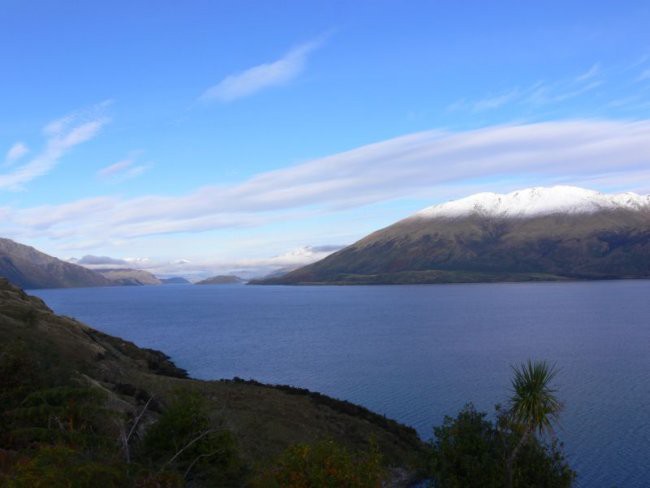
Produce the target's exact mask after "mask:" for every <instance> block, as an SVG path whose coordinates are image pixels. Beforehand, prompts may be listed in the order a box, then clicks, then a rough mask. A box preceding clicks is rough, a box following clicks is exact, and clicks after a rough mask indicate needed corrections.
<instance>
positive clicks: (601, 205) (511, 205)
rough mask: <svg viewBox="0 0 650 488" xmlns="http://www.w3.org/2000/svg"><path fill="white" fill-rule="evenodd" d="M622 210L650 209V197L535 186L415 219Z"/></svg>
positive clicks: (479, 198)
mask: <svg viewBox="0 0 650 488" xmlns="http://www.w3.org/2000/svg"><path fill="white" fill-rule="evenodd" d="M618 209H628V210H641V209H650V195H645V196H642V195H637V194H636V193H618V194H607V193H601V192H597V191H594V190H587V189H584V188H578V187H576V186H553V187H548V188H547V187H535V188H526V189H525V190H517V191H513V192H512V193H506V194H499V193H477V194H475V195H471V196H469V197H467V198H462V199H460V200H454V201H451V202H448V203H443V204H441V205H434V206H432V207H427V208H425V209H424V210H421V211H419V212H418V213H416V214H415V216H417V217H429V218H437V217H446V218H456V217H463V216H467V215H471V214H481V215H486V216H492V217H533V216H541V215H552V214H557V213H563V214H581V213H583V214H584V213H594V212H598V211H601V210H618Z"/></svg>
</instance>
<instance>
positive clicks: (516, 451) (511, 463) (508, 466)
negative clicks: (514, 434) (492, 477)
mask: <svg viewBox="0 0 650 488" xmlns="http://www.w3.org/2000/svg"><path fill="white" fill-rule="evenodd" d="M530 434H531V429H530V428H527V429H526V430H525V431H524V433H523V435H522V436H521V439H519V442H518V443H517V445H516V446H515V448H514V449H513V450H512V453H511V454H510V456H509V457H508V459H507V460H506V488H512V481H513V474H514V473H513V469H512V468H513V467H514V464H515V460H516V459H517V454H519V451H520V450H521V448H522V447H523V445H524V444H525V443H526V441H527V440H528V436H529V435H530Z"/></svg>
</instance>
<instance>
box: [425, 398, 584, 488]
mask: <svg viewBox="0 0 650 488" xmlns="http://www.w3.org/2000/svg"><path fill="white" fill-rule="evenodd" d="M486 417H487V414H486V413H484V412H477V411H476V410H475V409H474V406H473V405H471V404H468V405H466V406H465V407H464V408H463V410H461V411H460V412H459V413H458V416H457V417H456V418H452V417H445V420H444V422H443V424H442V426H441V427H436V428H435V429H434V439H433V440H432V441H431V443H430V447H429V449H430V454H429V466H428V471H429V476H430V478H431V479H432V480H433V485H434V486H436V487H437V488H459V487H467V488H473V487H476V488H479V487H481V488H483V487H485V488H492V487H494V488H496V487H499V488H501V487H503V486H504V485H505V483H506V473H505V463H506V458H507V455H508V454H509V453H510V452H511V451H512V447H513V446H515V445H517V444H518V443H519V440H520V438H521V433H520V431H519V430H518V429H516V428H513V426H512V425H510V423H509V421H508V419H507V416H506V415H505V414H503V413H502V412H501V411H500V410H499V409H497V422H496V425H495V424H494V423H493V422H491V421H489V420H487V418H486ZM561 447H562V446H561V445H560V444H558V443H557V442H552V443H550V444H547V443H544V442H542V441H540V440H538V439H537V438H535V437H530V438H529V439H528V441H527V442H526V443H525V444H524V446H523V447H522V449H521V451H520V453H519V455H518V457H517V464H516V471H515V473H514V477H513V486H514V487H531V486H544V487H548V488H566V487H570V486H571V484H572V483H573V480H574V479H575V473H574V472H573V471H572V470H571V468H570V467H569V466H568V464H567V462H566V459H565V457H564V455H563V453H562V451H561Z"/></svg>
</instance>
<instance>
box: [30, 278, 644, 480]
mask: <svg viewBox="0 0 650 488" xmlns="http://www.w3.org/2000/svg"><path fill="white" fill-rule="evenodd" d="M31 293H33V294H35V295H38V296H40V297H41V298H43V299H44V300H45V301H46V302H47V304H48V305H49V306H50V307H51V308H53V309H54V310H55V311H56V312H58V313H61V314H64V315H68V316H72V317H76V318H78V319H79V320H81V321H83V322H86V323H88V324H89V325H91V326H93V327H95V328H97V329H100V330H102V331H104V332H107V333H109V334H113V335H116V336H120V337H123V338H125V339H128V340H131V341H133V342H135V343H136V344H138V345H140V346H144V347H150V348H154V349H159V350H162V351H164V352H165V353H167V354H169V355H170V356H171V357H172V359H173V360H174V362H176V364H177V365H179V366H180V367H183V368H185V369H187V370H188V371H189V373H190V375H191V376H193V377H197V378H204V379H216V378H232V377H234V376H239V377H242V378H246V379H248V378H254V379H256V380H259V381H263V382H268V383H282V384H290V385H295V386H300V387H305V388H309V389H311V390H315V391H319V392H322V393H325V394H328V395H331V396H334V397H337V398H341V399H346V400H350V401H353V402H356V403H359V404H362V405H364V406H366V407H368V408H370V409H372V410H374V411H376V412H379V413H382V414H386V415H387V416H389V417H392V418H395V419H397V420H399V421H401V422H403V423H406V424H409V425H412V426H413V427H415V428H416V429H417V430H418V432H419V433H420V435H421V436H422V437H423V438H425V439H428V438H430V437H431V435H432V427H433V426H434V425H438V424H440V423H441V422H442V420H443V416H444V415H455V414H456V413H457V412H458V410H459V409H460V408H462V406H463V405H464V404H465V403H467V402H469V401H471V402H473V403H474V404H475V405H476V406H477V408H479V409H481V410H486V411H490V412H491V411H492V407H493V405H494V404H495V403H498V402H502V403H504V402H506V401H507V399H508V396H509V390H508V388H509V381H510V378H511V365H513V364H518V363H521V362H523V361H525V360H527V359H528V358H534V359H546V360H548V361H551V362H554V363H556V364H557V366H558V367H559V368H560V372H559V374H558V376H557V378H556V381H555V385H556V386H557V388H558V390H559V391H558V394H559V396H560V397H561V399H562V401H563V402H564V404H565V409H564V411H563V413H562V416H561V426H560V427H559V429H558V432H557V435H558V437H559V438H560V439H561V440H563V441H564V443H565V449H566V452H567V453H568V457H569V461H570V464H571V465H572V467H573V468H574V469H576V470H577V471H578V476H579V478H578V485H579V486H585V487H586V486H589V487H592V486H593V487H607V488H609V487H611V486H620V487H641V486H650V281H609V282H577V283H525V284H471V285H417V286H358V287H335V286H319V287H284V286H243V285H221V286H218V285H217V286H190V285H165V286H157V287H156V286H149V287H113V288H85V289H59V290H35V291H32V292H31Z"/></svg>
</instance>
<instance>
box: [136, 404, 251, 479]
mask: <svg viewBox="0 0 650 488" xmlns="http://www.w3.org/2000/svg"><path fill="white" fill-rule="evenodd" d="M139 457H140V459H141V461H142V462H143V463H145V464H149V465H150V466H159V469H160V471H165V470H168V471H175V472H177V473H180V474H182V475H183V477H184V478H185V479H187V480H190V479H191V480H193V481H195V482H201V483H205V484H207V485H208V486H224V487H226V486H239V485H240V484H241V481H242V479H243V476H244V474H245V469H244V463H243V462H242V460H241V458H240V456H239V453H238V451H237V449H236V445H235V440H234V437H233V436H232V434H231V433H230V432H228V431H227V430H225V429H217V428H215V427H214V426H213V422H212V421H211V419H210V417H209V415H208V408H207V406H206V404H205V401H204V400H203V398H202V397H201V396H200V395H198V394H195V393H191V392H178V393H177V394H176V396H175V397H174V399H173V400H172V402H171V403H170V405H169V406H168V407H167V409H166V410H165V412H164V413H163V414H162V416H161V417H160V419H159V420H158V421H157V422H156V423H155V424H153V425H152V426H151V427H150V428H149V429H148V430H147V432H146V434H145V436H144V439H143V442H142V447H141V450H140V453H139Z"/></svg>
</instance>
